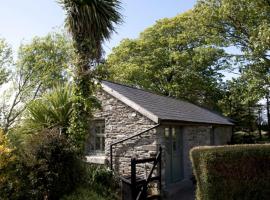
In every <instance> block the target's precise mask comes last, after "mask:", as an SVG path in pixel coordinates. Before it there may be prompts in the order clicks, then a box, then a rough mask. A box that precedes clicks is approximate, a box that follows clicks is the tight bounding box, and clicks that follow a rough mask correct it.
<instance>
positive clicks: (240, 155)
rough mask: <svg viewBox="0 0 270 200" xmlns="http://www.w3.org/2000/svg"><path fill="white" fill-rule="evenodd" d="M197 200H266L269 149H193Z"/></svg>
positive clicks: (269, 196)
mask: <svg viewBox="0 0 270 200" xmlns="http://www.w3.org/2000/svg"><path fill="white" fill-rule="evenodd" d="M190 157H191V160H192V165H193V171H194V175H195V177H196V180H197V189H196V199H197V200H269V199H270V145H269V144H268V145H233V146H218V147H196V148H193V149H192V150H191V152H190Z"/></svg>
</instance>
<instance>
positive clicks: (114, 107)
mask: <svg viewBox="0 0 270 200" xmlns="http://www.w3.org/2000/svg"><path fill="white" fill-rule="evenodd" d="M96 97H97V98H98V99H99V100H100V102H101V104H102V105H101V107H102V109H101V110H96V111H95V112H94V119H103V120H105V157H106V159H107V162H109V159H110V144H111V143H113V142H116V141H119V140H121V139H124V138H127V137H130V136H132V135H134V134H137V133H140V132H141V131H144V130H147V129H149V128H151V127H153V126H154V125H155V123H154V122H153V121H151V120H150V119H148V118H146V117H144V116H142V115H141V114H140V113H138V112H136V111H135V110H133V109H132V108H130V107H128V106H127V105H125V104H124V103H122V102H121V101H119V100H117V99H116V98H114V97H112V96H111V95H109V94H107V93H106V92H104V91H99V92H98V93H97V94H96ZM156 137H157V136H156V131H155V130H153V131H149V132H147V133H145V134H143V135H142V136H141V137H136V138H134V139H131V140H128V141H126V142H124V143H121V144H118V145H116V146H114V148H113V158H114V159H113V165H114V169H115V170H116V172H118V173H119V174H121V175H124V176H125V175H130V161H131V158H132V157H139V158H146V157H150V156H153V155H155V154H156V152H157V145H156ZM144 168H149V166H141V167H138V173H140V174H143V173H144Z"/></svg>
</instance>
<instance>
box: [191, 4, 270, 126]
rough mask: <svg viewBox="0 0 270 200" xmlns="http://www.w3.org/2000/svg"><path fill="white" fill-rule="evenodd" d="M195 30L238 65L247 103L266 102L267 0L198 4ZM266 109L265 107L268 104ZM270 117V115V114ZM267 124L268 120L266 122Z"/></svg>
mask: <svg viewBox="0 0 270 200" xmlns="http://www.w3.org/2000/svg"><path fill="white" fill-rule="evenodd" d="M194 13H195V15H194V16H195V17H194V18H193V21H194V24H193V26H194V28H196V29H197V30H199V32H200V34H201V35H205V36H207V38H208V42H209V43H211V44H212V45H216V46H219V47H232V46H233V47H236V48H237V50H238V51H237V53H235V51H233V52H228V53H230V56H231V57H234V58H235V60H236V61H237V65H236V66H237V67H238V68H240V71H241V76H243V79H245V81H246V83H247V85H246V87H248V90H249V96H248V99H250V98H253V99H256V98H258V97H259V98H263V97H266V99H268V98H269V86H270V85H269V75H270V73H269V69H270V37H269V35H270V29H269V27H270V15H269V13H270V3H269V1H268V0H258V1H253V0H199V1H198V3H197V5H196V6H195V9H194ZM267 106H268V104H267ZM269 116H270V114H269ZM268 122H269V124H270V117H269V119H268Z"/></svg>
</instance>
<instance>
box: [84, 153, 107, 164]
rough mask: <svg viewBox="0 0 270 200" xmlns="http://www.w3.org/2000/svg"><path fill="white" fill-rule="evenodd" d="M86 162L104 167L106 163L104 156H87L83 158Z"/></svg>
mask: <svg viewBox="0 0 270 200" xmlns="http://www.w3.org/2000/svg"><path fill="white" fill-rule="evenodd" d="M85 157H86V162H88V163H95V164H101V165H104V164H105V161H106V157H105V155H89V156H85Z"/></svg>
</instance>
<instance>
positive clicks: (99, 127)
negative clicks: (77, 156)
mask: <svg viewBox="0 0 270 200" xmlns="http://www.w3.org/2000/svg"><path fill="white" fill-rule="evenodd" d="M86 143H87V144H86V154H88V155H89V154H90V155H91V154H104V152H105V121H104V120H98V121H94V122H93V125H92V127H91V129H90V134H89V137H88V138H87V141H86Z"/></svg>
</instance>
